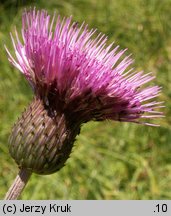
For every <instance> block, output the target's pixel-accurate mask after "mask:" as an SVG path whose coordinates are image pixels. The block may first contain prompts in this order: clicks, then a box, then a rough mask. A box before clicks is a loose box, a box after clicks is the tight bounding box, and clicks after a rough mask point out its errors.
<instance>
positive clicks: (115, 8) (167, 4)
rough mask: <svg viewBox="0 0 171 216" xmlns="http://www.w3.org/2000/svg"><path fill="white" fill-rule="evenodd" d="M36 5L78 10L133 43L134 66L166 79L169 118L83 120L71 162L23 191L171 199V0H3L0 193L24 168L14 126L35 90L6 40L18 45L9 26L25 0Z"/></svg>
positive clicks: (40, 195)
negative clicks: (14, 148)
mask: <svg viewBox="0 0 171 216" xmlns="http://www.w3.org/2000/svg"><path fill="white" fill-rule="evenodd" d="M1 2H3V1H1ZM26 2H27V5H26ZM28 2H29V3H28ZM33 5H35V6H36V7H37V8H45V9H47V10H48V11H49V13H51V14H52V13H53V12H54V10H56V11H57V13H60V14H61V15H62V16H70V15H71V14H72V15H73V18H74V20H77V21H78V22H80V23H82V22H83V21H84V20H85V21H86V22H87V23H88V24H89V26H90V27H93V28H98V30H99V31H102V32H103V33H105V34H107V35H108V36H109V42H112V41H115V42H116V44H120V47H121V48H126V47H127V48H128V50H129V51H128V53H132V54H133V55H132V56H133V58H134V59H135V68H136V69H137V70H145V71H146V72H149V71H153V72H154V74H155V75H156V77H157V78H156V80H155V81H154V82H155V83H157V84H158V85H161V86H162V87H163V92H162V95H161V96H160V100H164V101H166V103H165V106H166V108H165V114H166V118H164V119H160V120H155V122H156V123H160V124H161V127H160V128H153V127H146V126H143V125H135V124H131V123H130V124H128V123H119V122H109V121H106V122H100V123H99V122H98V123H97V122H90V123H88V124H86V125H84V126H83V127H82V131H81V134H80V135H79V136H78V138H77V141H76V144H75V147H74V150H73V153H72V155H71V158H70V159H69V160H68V161H67V163H66V167H65V168H63V169H62V170H61V171H60V172H58V173H55V174H53V175H50V176H39V175H35V174H33V176H32V178H31V180H30V182H29V183H28V185H27V187H26V189H25V191H24V193H23V195H22V199H171V143H170V134H171V131H170V123H171V100H170V98H171V91H170V89H171V64H170V62H171V12H170V10H171V0H162V1H161V0H132V1H125V0H120V1H115V0H104V1H103V0H70V1H67V0H58V1H56V0H51V1H43V0H40V1H24V0H23V1H16V0H13V1H9V0H8V1H4V3H0V162H1V166H0V198H1V199H2V198H3V196H4V194H5V193H6V191H7V189H8V187H9V186H10V184H11V183H12V181H13V179H14V177H15V176H16V174H17V171H18V168H17V166H16V164H15V163H14V161H13V160H12V159H11V158H10V156H9V154H8V148H7V144H8V137H9V134H10V130H11V126H12V125H13V123H14V122H15V121H16V119H17V118H18V117H19V116H20V113H21V112H22V111H23V109H24V108H25V107H26V106H27V104H28V103H29V101H30V100H31V98H32V92H31V89H30V87H29V85H28V83H27V82H26V81H25V79H24V77H23V76H22V75H21V73H20V72H18V71H17V70H15V69H14V68H13V67H12V66H11V65H10V64H9V62H8V60H7V56H6V53H5V51H4V47H3V45H4V44H6V45H7V46H8V48H9V49H11V48H12V44H11V41H10V36H9V32H13V31H14V26H17V28H19V27H20V26H21V13H22V10H23V8H24V7H30V6H33Z"/></svg>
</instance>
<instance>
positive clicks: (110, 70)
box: [7, 9, 161, 170]
mask: <svg viewBox="0 0 171 216" xmlns="http://www.w3.org/2000/svg"><path fill="white" fill-rule="evenodd" d="M15 34H16V37H15V39H14V38H13V36H11V38H12V42H13V46H14V50H15V55H16V58H13V57H12V55H11V54H10V52H9V51H8V50H7V52H8V55H9V60H10V62H11V63H12V64H13V65H14V66H15V67H16V68H17V69H19V70H20V71H21V72H22V73H23V74H24V76H25V77H26V79H27V80H28V81H29V83H30V85H31V86H32V88H33V90H34V93H35V95H36V99H35V101H41V102H40V107H41V108H40V110H41V111H40V113H44V114H45V116H44V117H43V116H42V118H41V121H40V119H39V118H38V116H36V118H35V119H34V120H33V119H32V120H31V122H33V123H34V121H36V123H35V125H36V126H35V127H36V128H39V123H37V122H39V121H40V122H41V123H42V122H44V124H45V125H47V121H50V122H51V120H48V118H50V119H53V120H54V121H55V123H54V125H57V126H56V127H58V128H59V127H61V125H60V124H59V122H60V121H61V116H63V117H62V119H63V120H62V121H61V122H63V123H64V122H65V127H64V128H65V132H63V133H62V132H61V133H60V135H59V134H58V137H59V136H62V137H63V136H64V134H65V135H66V136H65V137H67V134H68V130H69V129H68V125H69V128H71V125H72V127H73V125H74V127H73V128H72V130H74V128H77V133H78V131H79V130H78V128H79V127H80V125H81V124H82V123H85V122H87V121H90V120H98V121H101V120H105V119H111V120H116V121H118V120H119V121H127V122H137V123H139V122H142V121H141V119H143V118H145V119H146V118H153V117H159V116H161V113H160V112H157V111H155V109H156V108H158V107H160V106H159V105H158V104H159V103H157V102H155V101H152V100H151V99H153V98H155V97H156V96H157V95H158V94H159V91H160V88H159V87H158V86H153V87H143V86H144V84H146V83H148V82H149V81H151V80H152V79H154V76H152V75H151V74H150V73H149V74H144V73H143V72H136V71H133V69H132V68H131V65H132V62H133V60H132V59H131V58H130V56H126V57H124V53H125V50H120V51H119V47H118V46H116V47H115V48H113V44H110V45H106V44H107V37H106V36H105V35H104V34H101V33H99V34H96V30H93V29H92V30H89V29H88V26H87V25H86V24H84V23H83V24H82V25H81V26H79V25H78V23H77V22H72V18H71V17H69V18H63V19H61V17H60V16H58V17H57V19H56V18H55V15H54V16H53V18H52V20H51V19H50V16H49V15H48V13H47V12H46V11H44V10H42V11H36V10H35V9H34V10H30V11H25V12H24V13H23V17H22V40H20V39H19V36H18V33H17V31H15ZM36 103H37V102H36ZM33 107H36V110H37V111H34V108H33ZM37 107H39V105H37V106H33V105H31V106H30V108H29V110H30V111H27V112H30V113H31V114H29V115H30V118H33V116H34V115H35V113H36V112H39V111H38V109H37ZM43 110H45V111H46V112H44V111H43ZM29 115H26V116H27V117H28V116H29ZM31 116H32V117H31ZM47 116H48V117H47ZM59 116H60V117H59ZM27 117H24V116H23V117H22V121H20V123H19V124H21V122H24V121H23V119H26V118H27ZM37 119H38V120H37ZM45 119H46V120H45ZM64 119H65V120H64ZM27 121H28V122H27V123H28V124H29V121H30V120H28V119H27ZM66 122H67V123H66ZM23 124H24V123H23ZM144 124H147V123H146V122H144ZM66 125H67V126H66ZM49 127H50V126H49V125H48V126H47V128H49ZM54 127H55V126H54ZM21 128H22V129H21ZM33 128H34V126H33ZM27 130H28V128H27ZM27 130H26V126H22V124H21V125H20V129H18V127H17V128H15V129H14V131H15V136H14V135H13V136H12V141H11V143H13V142H16V141H15V140H17V139H18V138H16V137H18V132H19V131H20V132H22V133H21V137H20V138H19V141H17V144H16V145H18V143H19V142H20V141H21V140H22V141H23V140H24V141H25V138H23V134H24V137H26V134H28V131H27ZM30 130H32V129H30ZM37 130H38V132H39V133H40V131H41V133H43V132H42V131H43V129H40V128H39V129H37ZM60 130H61V129H60ZM25 131H27V133H26V132H25ZM54 131H56V129H54ZM66 131H67V132H66ZM35 133H36V132H35ZM53 133H54V134H56V133H57V132H53ZM77 133H74V134H75V136H76V134H77ZM14 137H15V138H14ZM71 137H72V142H74V136H71ZM39 138H40V135H39ZM34 139H35V137H34ZM67 139H68V138H67ZM49 142H50V141H49ZM69 142H70V143H71V140H69V139H68V143H69ZM40 145H42V144H40ZM61 145H63V144H61ZM67 145H69V144H67ZM54 146H55V144H52V149H53V148H54ZM17 160H18V161H19V162H18V163H19V164H22V165H23V164H24V165H25V163H22V162H21V161H22V160H21V157H20V158H19V159H17ZM48 163H49V162H48ZM55 163H56V162H55ZM26 164H27V166H28V163H26ZM29 166H30V167H36V165H35V164H34V165H31V163H30V164H29ZM33 170H34V168H33Z"/></svg>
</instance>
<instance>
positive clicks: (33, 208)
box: [0, 200, 171, 216]
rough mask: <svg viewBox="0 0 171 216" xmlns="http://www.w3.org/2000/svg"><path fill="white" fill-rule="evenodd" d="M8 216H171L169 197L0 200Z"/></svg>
mask: <svg viewBox="0 0 171 216" xmlns="http://www.w3.org/2000/svg"><path fill="white" fill-rule="evenodd" d="M0 215H1V216H3V215H6V216H8V215H9V216H11V215H13V216H15V215H16V216H25V215H29V216H39V215H45V216H96V215H97V216H114V215H116V216H125V215H128V216H129V215H130V216H170V215H171V201H170V200H149V201H147V200H142V201H137V200H136V201H132V200H128V201H126V200H124V201H118V200H117V201H113V200H109V201H107V200H104V201H103V200H97V201H96V200H92V201H90V200H47V201H45V200H44V201H43V200H42V201H38V200H35V201H22V200H21V201H20V200H19V201H0Z"/></svg>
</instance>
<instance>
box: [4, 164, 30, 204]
mask: <svg viewBox="0 0 171 216" xmlns="http://www.w3.org/2000/svg"><path fill="white" fill-rule="evenodd" d="M31 174H32V173H31V172H30V171H29V170H27V169H24V168H22V169H20V171H19V173H18V175H17V176H16V178H15V180H14V182H13V184H12V185H11V187H10V188H9V190H8V192H7V193H6V196H5V200H17V199H18V198H19V196H20V195H21V193H22V191H23V189H24V188H25V186H26V184H27V182H28V180H29V178H30V177H31Z"/></svg>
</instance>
